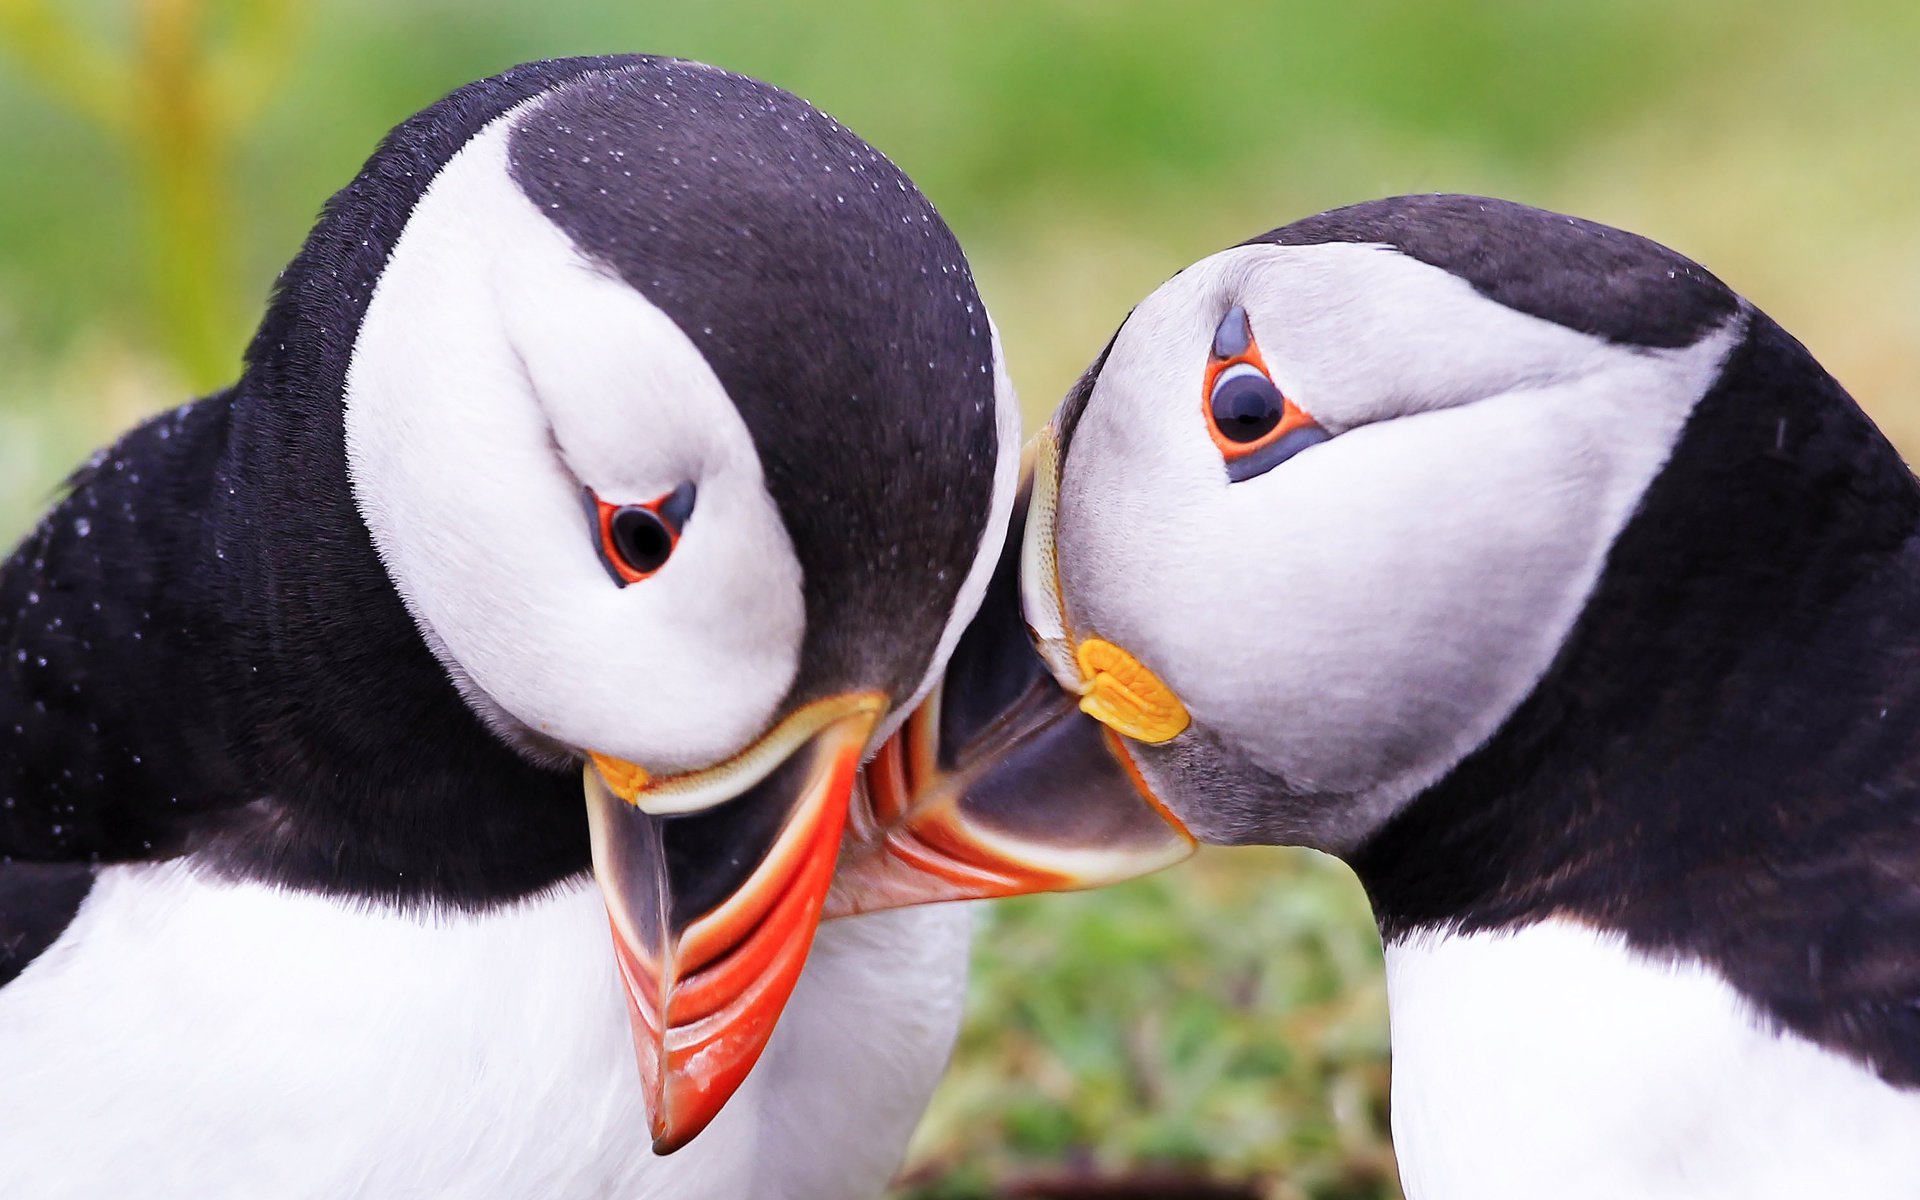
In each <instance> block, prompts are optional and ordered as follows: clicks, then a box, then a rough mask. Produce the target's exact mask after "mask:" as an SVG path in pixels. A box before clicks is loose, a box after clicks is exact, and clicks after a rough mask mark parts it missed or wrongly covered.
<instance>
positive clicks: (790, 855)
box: [586, 692, 888, 1154]
mask: <svg viewBox="0 0 1920 1200" xmlns="http://www.w3.org/2000/svg"><path fill="white" fill-rule="evenodd" d="M887 707H888V701H887V699H886V697H885V696H884V695H882V694H880V693H877V692H853V693H846V694H842V695H835V696H829V697H827V698H826V699H823V700H817V701H814V702H813V703H811V704H808V705H805V706H803V707H801V708H800V709H798V710H796V711H795V712H793V713H792V714H790V715H789V716H788V717H787V718H786V719H785V720H783V721H782V722H781V723H780V724H779V725H778V726H776V727H775V728H774V729H773V730H772V731H771V732H769V733H768V734H767V735H766V736H764V737H762V738H761V739H760V740H759V741H758V742H756V743H754V744H753V745H752V746H750V747H749V748H748V749H747V750H745V751H744V752H742V753H741V754H739V755H737V756H735V757H734V758H732V759H729V760H728V761H727V762H725V763H722V764H720V765H719V766H717V767H713V768H710V769H708V770H705V771H700V772H696V773H693V774H690V775H682V776H675V777H671V778H666V779H652V778H649V777H648V776H647V774H646V773H645V772H644V771H643V770H641V769H639V768H637V767H634V766H632V765H630V764H627V763H623V762H620V761H618V760H615V759H611V758H606V757H604V756H600V755H595V756H593V761H592V762H591V763H589V765H588V766H587V768H586V795H587V817H588V822H589V825H590V827H591V831H592V836H593V872H594V876H595V878H596V879H597V880H598V881H599V884H600V890H601V893H602V894H603V896H604V897H605V899H606V905H607V915H608V918H609V919H610V921H611V924H612V926H613V944H614V953H615V956H616V957H617V959H618V961H619V967H620V979H621V982H622V983H623V984H624V985H625V988H626V993H627V1011H628V1015H629V1016H630V1017H631V1019H632V1022H633V1038H634V1048H635V1051H636V1053H637V1056H638V1060H639V1066H640V1079H641V1083H642V1085H643V1087H644V1089H645V1092H646V1097H647V1109H648V1116H649V1119H650V1124H651V1131H652V1135H653V1149H654V1151H655V1152H656V1153H659V1154H670V1153H672V1152H673V1151H674V1150H677V1149H679V1148H680V1147H681V1146H684V1145H686V1143H687V1142H688V1141H689V1140H691V1139H692V1138H693V1137H694V1136H695V1135H696V1134H698V1133H699V1132H700V1131H701V1130H702V1129H704V1128H705V1127H706V1125H707V1123H708V1122H709V1121H711V1120H713V1118H714V1116H715V1115H716V1114H718V1113H719V1111H720V1108H721V1106H722V1105H724V1104H725V1103H726V1101H727V1099H728V1097H730V1096H732V1095H733V1093H734V1091H735V1090H736V1089H737V1088H738V1087H739V1086H740V1084H741V1083H742V1082H743V1081H744V1080H745V1079H746V1077H747V1073H748V1072H749V1071H750V1070H751V1069H752V1068H753V1064H754V1062H755V1061H756V1060H758V1058H759V1057H760V1052H761V1051H762V1050H763V1049H765V1047H766V1044H767V1038H768V1037H769V1036H770V1035H771V1034H772V1032H773V1026H774V1022H775V1021H776V1019H777V1018H778V1017H779V1015H780V1010H781V1009H782V1008H783V1007H784V1006H785V1005H786V1002H787V997H788V996H789V995H790V994H791V993H792V991H793V986H794V983H795V982H796V981H797V980H798V978H799V976H800V968H801V966H802V965H803V964H804V963H805V962H806V957H807V950H808V947H809V946H810V945H811V944H812V941H813V931H814V928H815V926H816V925H818V923H819V921H820V912H821V906H822V903H823V902H824V901H825V899H826V896H827V887H828V884H829V883H830V882H831V880H832V877H833V869H834V861H835V858H836V856H837V854H838V852H839V848H840V836H841V830H842V828H843V826H844V824H845V820H846V815H847V807H848V799H849V796H850V795H851V793H852V791H853V787H854V780H855V776H856V774H857V773H858V771H859V769H860V763H861V760H862V758H863V757H864V756H865V753H866V747H867V743H868V741H869V740H870V739H871V737H872V735H873V729H874V725H875V724H876V723H877V722H878V721H879V719H880V716H881V714H882V713H883V712H885V711H886V709H887Z"/></svg>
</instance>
